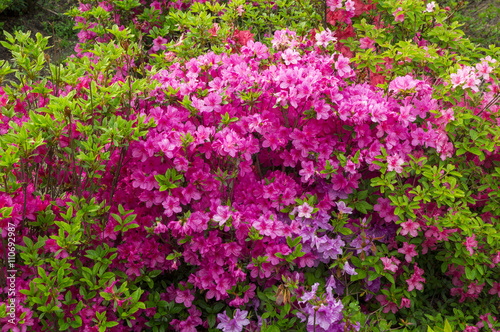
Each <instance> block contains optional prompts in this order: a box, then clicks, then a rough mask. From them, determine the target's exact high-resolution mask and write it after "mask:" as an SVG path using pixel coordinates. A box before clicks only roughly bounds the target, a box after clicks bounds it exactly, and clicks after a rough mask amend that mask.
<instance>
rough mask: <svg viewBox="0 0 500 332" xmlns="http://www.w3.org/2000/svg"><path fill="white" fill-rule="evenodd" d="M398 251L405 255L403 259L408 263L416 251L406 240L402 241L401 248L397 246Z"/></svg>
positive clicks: (415, 254)
mask: <svg viewBox="0 0 500 332" xmlns="http://www.w3.org/2000/svg"><path fill="white" fill-rule="evenodd" d="M398 252H399V253H400V254H404V255H405V260H406V261H407V262H408V263H409V262H411V260H412V259H413V257H415V256H417V255H418V253H417V251H416V250H415V245H414V244H409V243H408V242H404V243H403V248H399V249H398Z"/></svg>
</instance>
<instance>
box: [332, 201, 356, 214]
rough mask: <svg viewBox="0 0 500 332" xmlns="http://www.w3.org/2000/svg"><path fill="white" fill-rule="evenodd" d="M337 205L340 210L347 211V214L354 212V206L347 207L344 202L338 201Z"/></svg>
mask: <svg viewBox="0 0 500 332" xmlns="http://www.w3.org/2000/svg"><path fill="white" fill-rule="evenodd" d="M336 204H337V207H338V209H339V211H340V212H342V213H345V214H351V213H352V208H350V207H347V206H346V205H345V203H344V202H342V201H341V202H337V203H336Z"/></svg>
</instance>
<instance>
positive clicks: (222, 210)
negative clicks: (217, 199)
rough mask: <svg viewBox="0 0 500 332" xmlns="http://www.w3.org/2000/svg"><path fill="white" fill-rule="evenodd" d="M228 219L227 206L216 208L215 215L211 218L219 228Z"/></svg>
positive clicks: (229, 213)
mask: <svg viewBox="0 0 500 332" xmlns="http://www.w3.org/2000/svg"><path fill="white" fill-rule="evenodd" d="M230 217H231V211H230V209H229V206H219V207H217V214H216V215H215V216H214V217H213V219H214V221H216V222H218V223H219V226H222V225H224V224H225V223H226V221H227V220H228V219H229V218H230Z"/></svg>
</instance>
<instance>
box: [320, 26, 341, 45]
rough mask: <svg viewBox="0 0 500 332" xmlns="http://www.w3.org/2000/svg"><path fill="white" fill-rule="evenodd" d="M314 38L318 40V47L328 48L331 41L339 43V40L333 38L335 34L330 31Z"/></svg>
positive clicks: (327, 30)
mask: <svg viewBox="0 0 500 332" xmlns="http://www.w3.org/2000/svg"><path fill="white" fill-rule="evenodd" d="M314 38H315V39H316V45H318V46H323V47H327V46H328V44H329V43H330V42H331V41H333V42H335V41H337V38H335V37H333V32H331V31H330V29H326V30H324V31H321V32H320V33H317V34H316V35H315V36H314Z"/></svg>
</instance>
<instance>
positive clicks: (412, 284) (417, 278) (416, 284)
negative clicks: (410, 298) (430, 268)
mask: <svg viewBox="0 0 500 332" xmlns="http://www.w3.org/2000/svg"><path fill="white" fill-rule="evenodd" d="M423 274H424V270H423V269H420V268H419V267H418V266H417V264H416V263H415V273H413V275H412V276H411V277H410V279H407V280H406V283H407V284H408V292H411V291H412V290H414V289H417V290H422V289H424V285H423V284H422V282H425V278H422V275H423Z"/></svg>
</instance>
